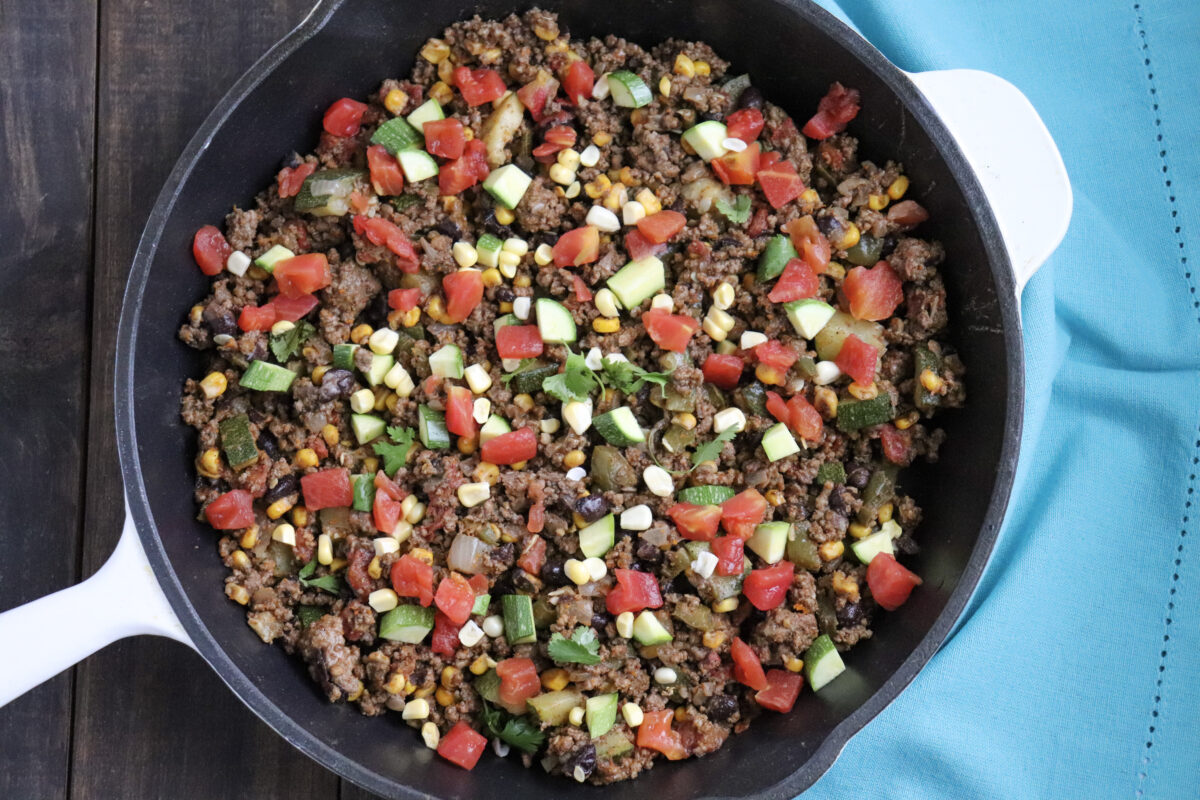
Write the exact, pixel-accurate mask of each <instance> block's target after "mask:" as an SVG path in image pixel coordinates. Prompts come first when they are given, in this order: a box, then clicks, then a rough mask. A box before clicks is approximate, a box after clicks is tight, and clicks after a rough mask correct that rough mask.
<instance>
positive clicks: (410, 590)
mask: <svg viewBox="0 0 1200 800" xmlns="http://www.w3.org/2000/svg"><path fill="white" fill-rule="evenodd" d="M390 577H391V579H392V589H393V590H394V591H395V592H396V594H397V595H399V596H400V597H415V598H416V599H417V601H418V602H419V603H420V604H421V605H423V606H426V607H428V606H429V604H430V603H432V602H433V566H432V565H430V564H426V563H425V562H424V561H421V560H420V559H419V558H417V557H416V556H413V555H407V554H406V555H403V556H401V557H400V560H398V561H396V562H395V563H394V564H392V571H391V575H390Z"/></svg>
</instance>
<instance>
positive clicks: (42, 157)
mask: <svg viewBox="0 0 1200 800" xmlns="http://www.w3.org/2000/svg"><path fill="white" fill-rule="evenodd" d="M311 2H312V0H256V1H255V2H237V1H236V0H224V1H223V2H222V1H221V0H187V1H186V2H184V1H183V0H167V2H161V1H156V2H151V1H150V0H101V1H100V2H98V3H89V2H86V1H85V0H0V410H2V411H3V416H4V420H5V424H4V426H3V429H2V432H0V452H2V453H3V456H2V457H0V542H3V545H4V547H3V555H2V556H0V610H4V609H8V608H11V607H13V606H16V605H18V604H20V603H24V602H26V601H29V600H33V599H34V598H37V597H40V596H41V595H44V594H47V593H49V592H52V591H55V590H57V589H61V588H63V587H66V586H68V585H70V584H73V583H75V582H77V581H79V580H80V579H82V578H85V577H87V576H88V575H90V574H92V573H93V572H95V570H96V569H97V568H98V567H99V566H100V565H101V564H102V563H103V562H104V560H105V559H106V558H107V557H108V554H109V552H110V551H111V550H112V548H113V545H114V544H115V543H116V541H117V535H118V533H119V532H120V530H121V520H122V500H121V498H122V493H121V481H120V477H119V475H118V470H117V460H116V452H115V445H114V431H113V408H112V361H113V344H114V341H113V340H114V333H115V330H116V323H117V316H118V313H119V310H120V299H121V292H122V290H123V288H124V285H125V275H126V271H127V269H128V265H129V263H130V261H131V259H132V257H133V252H134V248H135V246H136V244H137V239H138V236H139V234H140V233H141V229H142V225H143V223H144V222H145V219H146V216H147V214H148V213H149V211H150V207H151V205H152V203H153V202H154V198H155V196H156V195H157V193H158V190H159V188H160V186H161V185H162V183H163V181H164V180H165V179H166V177H167V173H168V172H169V171H170V169H171V165H172V164H173V163H174V162H175V159H176V157H177V156H178V155H179V153H180V151H181V150H182V149H183V146H184V144H185V143H186V142H187V140H188V138H189V137H191V135H192V133H193V132H194V131H195V129H196V128H197V127H198V126H199V124H200V122H201V121H202V120H203V119H204V116H205V115H206V114H207V113H208V112H209V110H210V109H211V108H212V106H213V105H214V104H215V103H216V101H217V100H218V99H219V98H220V97H221V95H222V94H223V93H224V92H225V91H226V89H228V88H229V86H230V85H231V84H232V83H233V82H234V80H236V79H237V77H238V75H240V74H241V73H242V71H244V70H245V69H246V68H247V67H249V66H250V65H251V64H252V63H253V62H254V61H255V60H256V59H257V58H258V57H259V55H260V54H261V53H262V52H263V51H265V50H266V49H267V48H268V47H270V45H271V44H273V43H274V42H275V41H276V40H277V39H278V38H280V37H281V36H282V35H283V34H284V33H286V32H287V31H288V30H289V29H291V28H292V27H293V26H294V25H296V24H297V23H298V22H299V21H300V20H301V19H302V18H303V17H304V15H305V14H306V13H307V12H308V9H309V7H310V5H311ZM70 625H71V622H70V620H63V624H62V626H61V627H60V628H58V629H55V630H50V631H47V635H48V636H57V635H63V634H66V635H69V634H70ZM4 657H6V658H13V657H18V658H19V657H20V653H11V652H9V653H5V654H4ZM68 797H69V798H75V799H76V800H85V798H96V799H97V800H112V799H113V798H121V800H139V799H140V798H185V799H186V800H206V799H207V798H234V797H237V798H247V797H248V798H268V797H272V798H273V797H280V798H284V797H286V798H289V800H306V799H307V798H314V799H316V798H319V799H320V800H334V798H341V799H342V800H351V798H353V799H354V800H363V798H368V797H370V795H368V794H367V793H366V792H363V791H361V790H359V789H357V788H356V787H353V786H351V785H350V784H348V783H345V782H342V781H340V780H339V779H338V778H337V776H335V775H333V774H332V773H330V772H327V771H325V770H324V769H323V768H321V767H320V766H318V765H317V764H315V763H314V762H312V761H309V760H308V759H307V758H305V757H304V756H302V755H301V754H300V753H299V752H298V751H296V750H294V749H293V748H292V747H291V746H290V745H288V744H287V743H286V742H285V741H284V740H283V739H281V738H280V737H279V736H277V735H275V734H274V733H273V732H271V731H270V730H269V729H268V728H267V727H266V726H265V725H263V724H262V723H260V722H259V721H258V720H257V719H256V718H255V717H254V716H253V715H252V714H251V713H250V712H249V711H248V710H247V709H246V708H245V707H244V706H243V705H242V704H241V703H240V702H239V701H238V699H237V698H236V697H234V696H233V694H232V693H231V692H230V691H229V690H228V689H227V688H226V687H225V686H224V685H223V684H222V683H221V682H220V680H218V679H217V677H216V675H215V674H214V673H213V672H212V671H211V670H209V669H208V667H207V666H206V665H205V664H204V662H203V661H201V659H200V658H199V657H198V656H197V655H195V654H194V653H192V652H191V651H190V650H188V649H187V648H186V647H184V646H182V645H179V644H175V643H173V642H169V641H165V640H161V639H154V638H148V637H143V638H139V639H133V640H126V641H124V642H121V643H118V644H116V645H113V646H111V647H109V648H107V649H105V650H104V651H102V652H100V653H98V654H96V655H94V656H92V657H91V658H89V659H88V660H87V661H86V662H85V663H83V664H81V665H80V666H78V667H76V668H75V669H73V670H71V671H69V672H67V673H64V674H62V675H60V676H58V677H57V678H55V679H54V680H52V681H50V682H49V683H47V684H44V685H43V686H41V687H39V688H37V689H35V690H34V691H33V692H31V693H29V694H28V695H26V696H25V697H23V698H21V699H20V700H17V701H16V702H14V703H12V704H10V705H8V706H7V707H5V708H3V709H0V798H4V800H56V799H57V798H68Z"/></svg>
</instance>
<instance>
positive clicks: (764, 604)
mask: <svg viewBox="0 0 1200 800" xmlns="http://www.w3.org/2000/svg"><path fill="white" fill-rule="evenodd" d="M795 572H796V565H795V564H793V563H792V562H790V561H780V562H779V563H778V564H776V565H775V566H773V567H763V568H762V569H752V570H750V574H749V575H747V576H746V580H745V582H744V583H743V584H742V594H744V595H746V599H747V600H749V601H750V604H751V605H752V606H754V607H755V608H757V609H758V610H759V611H770V610H771V609H772V608H778V607H779V606H780V605H782V604H783V601H784V600H785V599H787V591H788V587H789V586H791V585H792V576H793V575H794V574H795Z"/></svg>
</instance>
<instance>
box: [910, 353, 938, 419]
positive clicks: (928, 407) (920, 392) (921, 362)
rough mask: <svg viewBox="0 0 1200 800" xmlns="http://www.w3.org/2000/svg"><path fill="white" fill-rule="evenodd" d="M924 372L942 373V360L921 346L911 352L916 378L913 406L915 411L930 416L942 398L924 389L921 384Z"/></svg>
mask: <svg viewBox="0 0 1200 800" xmlns="http://www.w3.org/2000/svg"><path fill="white" fill-rule="evenodd" d="M925 370H930V371H931V372H933V373H935V374H937V373H939V372H941V371H942V359H941V357H940V356H939V355H937V354H936V353H934V352H933V351H932V350H930V349H929V348H928V347H925V346H924V345H921V346H919V347H917V348H916V349H915V350H914V351H913V377H914V378H916V381H915V388H914V389H913V405H915V406H916V407H917V410H918V411H920V412H922V413H924V414H930V413H932V412H933V410H934V409H936V408H937V407H938V406H939V405H941V402H942V398H941V396H940V395H936V394H934V393H933V392H931V391H929V390H928V389H926V388H925V386H924V385H923V384H922V383H921V373H922V372H924V371H925Z"/></svg>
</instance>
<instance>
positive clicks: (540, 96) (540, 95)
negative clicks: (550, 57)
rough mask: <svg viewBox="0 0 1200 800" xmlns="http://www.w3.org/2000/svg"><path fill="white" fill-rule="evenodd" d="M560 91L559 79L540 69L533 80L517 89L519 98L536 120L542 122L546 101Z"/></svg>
mask: <svg viewBox="0 0 1200 800" xmlns="http://www.w3.org/2000/svg"><path fill="white" fill-rule="evenodd" d="M557 93H558V79H557V78H555V77H554V76H553V75H551V74H550V73H549V72H547V71H546V70H544V69H539V70H538V72H537V75H535V76H534V78H533V80H531V81H530V82H529V83H527V84H525V85H524V86H522V87H521V88H520V89H517V99H518V100H520V101H521V105H523V106H525V108H527V109H529V113H530V114H531V115H532V116H533V121H534V122H541V121H542V117H543V112H544V111H545V108H546V103H547V102H549V100H550V98H551V97H554V95H556V94H557Z"/></svg>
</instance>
